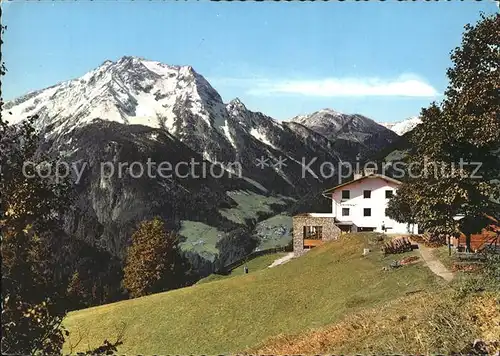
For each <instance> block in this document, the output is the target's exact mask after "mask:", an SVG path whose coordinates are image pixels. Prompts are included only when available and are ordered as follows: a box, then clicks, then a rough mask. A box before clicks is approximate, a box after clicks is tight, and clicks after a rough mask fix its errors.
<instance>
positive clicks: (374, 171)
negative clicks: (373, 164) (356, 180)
mask: <svg viewBox="0 0 500 356" xmlns="http://www.w3.org/2000/svg"><path fill="white" fill-rule="evenodd" d="M364 173H365V176H368V175H370V174H375V173H377V169H376V168H365V172H364Z"/></svg>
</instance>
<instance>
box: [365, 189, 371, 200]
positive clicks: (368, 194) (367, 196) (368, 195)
mask: <svg viewBox="0 0 500 356" xmlns="http://www.w3.org/2000/svg"><path fill="white" fill-rule="evenodd" d="M371 197H372V191H371V190H363V198H365V199H370V198H371Z"/></svg>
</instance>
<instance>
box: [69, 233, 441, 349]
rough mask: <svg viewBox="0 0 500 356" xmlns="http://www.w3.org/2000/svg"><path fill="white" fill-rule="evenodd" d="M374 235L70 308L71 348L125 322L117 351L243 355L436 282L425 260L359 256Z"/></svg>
mask: <svg viewBox="0 0 500 356" xmlns="http://www.w3.org/2000/svg"><path fill="white" fill-rule="evenodd" d="M368 236H370V235H364V234H358V235H344V237H343V238H342V239H341V240H340V241H334V242H330V243H328V244H325V245H324V246H322V247H318V248H316V249H313V250H312V251H310V252H309V253H307V254H306V255H305V256H303V257H301V258H298V259H295V260H292V261H290V262H288V263H286V264H284V265H282V266H278V267H276V268H271V269H265V270H261V271H258V272H255V273H251V274H248V275H243V276H238V277H234V278H228V279H224V280H220V281H214V282H212V283H205V284H201V285H195V286H192V287H189V288H183V289H179V290H175V291H171V292H167V293H160V294H155V295H151V296H148V297H143V298H137V299H133V300H128V301H122V302H118V303H114V304H109V305H105V306H100V307H95V308H90V309H85V310H81V311H76V312H72V313H70V314H69V315H68V317H67V318H66V320H65V323H64V324H65V325H66V327H68V329H69V330H70V331H71V332H72V333H73V335H74V337H75V338H76V336H77V335H78V334H80V335H82V337H83V341H82V343H80V348H79V349H77V350H73V351H79V350H81V349H86V348H88V347H89V346H95V345H98V344H100V343H102V341H103V340H104V339H106V338H107V339H110V340H113V339H114V337H115V335H116V332H117V328H119V327H120V326H121V325H124V326H125V336H124V344H123V345H122V346H120V347H119V349H118V351H119V353H128V354H139V353H142V354H154V353H163V354H164V353H182V354H184V353H211V354H214V353H228V352H238V351H242V350H245V349H248V348H250V347H254V346H256V345H258V344H260V343H262V342H263V341H264V340H266V339H267V338H269V337H271V336H274V335H278V334H282V333H286V334H294V333H298V332H301V331H306V330H308V329H310V328H317V327H321V326H324V325H327V324H330V323H333V322H336V321H338V320H339V319H340V318H342V316H344V315H346V314H347V313H351V312H357V311H359V310H361V309H363V308H366V307H373V306H378V305H383V304H384V303H386V302H387V301H389V300H391V299H394V298H396V297H399V296H402V295H404V294H405V293H406V292H409V291H414V290H419V289H425V288H435V286H436V285H437V284H438V282H437V279H436V277H435V276H434V275H433V274H432V273H431V272H430V271H429V270H428V268H426V267H425V266H424V265H423V264H422V263H417V264H415V265H411V266H406V267H403V268H399V269H397V270H392V271H382V267H383V266H387V265H388V263H390V261H391V260H392V259H393V258H394V257H392V258H384V257H383V256H382V255H381V254H380V253H379V252H372V253H371V254H370V255H368V257H361V256H360V255H361V251H362V248H363V247H366V246H367V245H368V242H367V241H368ZM371 247H372V248H374V251H378V249H376V247H375V246H371ZM66 346H67V345H66ZM66 351H69V350H68V349H66Z"/></svg>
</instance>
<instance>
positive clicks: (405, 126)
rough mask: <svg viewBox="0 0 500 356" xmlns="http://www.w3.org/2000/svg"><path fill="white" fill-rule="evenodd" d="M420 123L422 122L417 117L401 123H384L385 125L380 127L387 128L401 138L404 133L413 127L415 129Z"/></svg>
mask: <svg viewBox="0 0 500 356" xmlns="http://www.w3.org/2000/svg"><path fill="white" fill-rule="evenodd" d="M421 122H422V120H421V119H420V118H419V117H418V116H413V117H410V118H408V119H406V120H403V121H398V122H385V123H380V125H382V126H384V127H386V128H388V129H389V130H392V131H394V132H395V133H397V134H398V135H399V136H403V135H404V134H405V133H407V132H410V131H411V130H413V129H414V128H415V127H417V125H418V124H420V123H421Z"/></svg>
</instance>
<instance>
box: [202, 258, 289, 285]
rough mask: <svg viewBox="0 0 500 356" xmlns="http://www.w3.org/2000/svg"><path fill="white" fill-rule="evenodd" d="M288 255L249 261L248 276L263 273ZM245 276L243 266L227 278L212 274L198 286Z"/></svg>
mask: <svg viewBox="0 0 500 356" xmlns="http://www.w3.org/2000/svg"><path fill="white" fill-rule="evenodd" d="M286 254H287V253H286V252H278V253H272V254H269V255H264V256H259V257H256V258H254V259H252V260H250V261H248V262H247V263H246V264H245V265H246V266H247V267H248V274H252V273H255V272H258V271H261V270H263V269H265V268H267V267H268V266H269V265H270V264H271V263H273V262H274V261H275V260H277V259H278V258H281V257H283V256H286ZM243 274H244V273H243V266H241V267H238V268H236V269H234V270H232V271H231V273H230V274H228V275H227V276H224V275H220V274H211V275H210V276H208V277H205V278H203V279H200V280H199V281H198V283H197V284H203V283H207V282H213V281H218V280H221V279H226V278H231V277H236V276H242V275H243Z"/></svg>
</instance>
